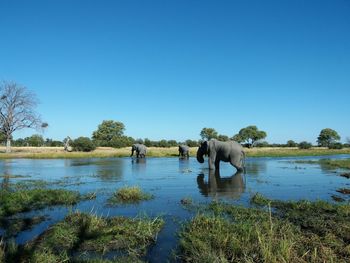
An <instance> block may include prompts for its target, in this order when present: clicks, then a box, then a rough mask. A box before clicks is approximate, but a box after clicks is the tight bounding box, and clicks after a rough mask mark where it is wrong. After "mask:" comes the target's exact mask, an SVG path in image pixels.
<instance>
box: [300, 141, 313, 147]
mask: <svg viewBox="0 0 350 263" xmlns="http://www.w3.org/2000/svg"><path fill="white" fill-rule="evenodd" d="M298 147H299V149H310V148H311V147H312V144H311V143H309V142H306V141H302V142H301V143H299V145H298Z"/></svg>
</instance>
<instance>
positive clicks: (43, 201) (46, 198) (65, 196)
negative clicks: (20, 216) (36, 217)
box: [0, 189, 81, 218]
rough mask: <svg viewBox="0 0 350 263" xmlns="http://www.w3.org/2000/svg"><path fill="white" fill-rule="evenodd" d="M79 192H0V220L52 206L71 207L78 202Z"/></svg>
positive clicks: (33, 190) (58, 190)
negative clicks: (4, 217)
mask: <svg viewBox="0 0 350 263" xmlns="http://www.w3.org/2000/svg"><path fill="white" fill-rule="evenodd" d="M80 198H81V196H80V194H79V192H76V191H68V190H64V189H30V190H18V191H14V192H12V191H8V190H1V191H0V218H1V217H3V216H10V215H14V214H16V213H20V212H27V211H30V210H34V209H40V208H44V207H46V206H52V205H73V204H76V203H77V202H78V201H79V200H80Z"/></svg>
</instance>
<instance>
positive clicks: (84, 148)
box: [72, 137, 96, 152]
mask: <svg viewBox="0 0 350 263" xmlns="http://www.w3.org/2000/svg"><path fill="white" fill-rule="evenodd" d="M72 147H73V151H78V152H91V151H93V150H95V149H96V146H95V144H94V142H93V141H92V140H90V138H88V137H79V138H77V139H75V140H74V141H73V142H72Z"/></svg>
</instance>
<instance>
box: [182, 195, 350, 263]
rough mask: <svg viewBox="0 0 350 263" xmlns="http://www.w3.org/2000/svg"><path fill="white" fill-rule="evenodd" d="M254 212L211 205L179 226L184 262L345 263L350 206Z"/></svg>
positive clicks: (260, 205) (296, 205)
mask: <svg viewBox="0 0 350 263" xmlns="http://www.w3.org/2000/svg"><path fill="white" fill-rule="evenodd" d="M251 202H252V204H253V205H256V206H257V207H255V208H254V207H250V208H246V207H241V206H234V205H230V204H226V203H216V202H213V203H211V204H210V205H209V206H208V207H206V208H205V209H204V210H203V209H202V210H201V211H200V212H198V214H197V215H196V216H195V217H194V218H193V219H192V220H190V221H189V222H188V223H186V224H185V225H184V226H183V229H182V230H181V232H180V244H179V249H178V255H177V257H178V259H179V260H180V261H183V262H208V263H209V262H268V263H270V262H272V263H273V262H276V263H277V262H350V205H349V204H345V205H337V204H331V203H327V202H322V201H318V202H308V201H299V202H283V201H278V200H269V199H268V198H266V197H264V196H261V195H256V196H254V197H253V198H252V199H251Z"/></svg>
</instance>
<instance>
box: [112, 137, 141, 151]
mask: <svg viewBox="0 0 350 263" xmlns="http://www.w3.org/2000/svg"><path fill="white" fill-rule="evenodd" d="M134 143H135V140H134V139H133V138H132V137H127V136H119V137H117V136H114V137H113V138H112V140H110V142H109V145H108V146H110V147H114V148H123V147H128V146H131V145H133V144H134Z"/></svg>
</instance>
